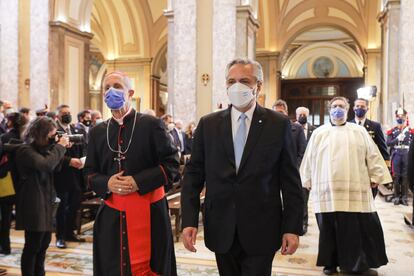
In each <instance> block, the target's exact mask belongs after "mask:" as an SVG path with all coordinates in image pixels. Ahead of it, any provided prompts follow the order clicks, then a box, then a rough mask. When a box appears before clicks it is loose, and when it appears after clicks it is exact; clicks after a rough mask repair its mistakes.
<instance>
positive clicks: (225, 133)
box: [220, 107, 236, 169]
mask: <svg viewBox="0 0 414 276" xmlns="http://www.w3.org/2000/svg"><path fill="white" fill-rule="evenodd" d="M230 111H231V107H229V108H228V109H227V110H225V111H224V112H223V115H222V118H221V122H220V133H221V134H220V135H221V141H223V144H224V149H225V151H226V154H227V157H228V158H229V160H230V163H231V165H232V166H233V168H234V169H235V168H236V165H235V161H234V147H233V133H232V127H231V112H230Z"/></svg>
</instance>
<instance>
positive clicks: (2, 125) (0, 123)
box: [0, 101, 14, 135]
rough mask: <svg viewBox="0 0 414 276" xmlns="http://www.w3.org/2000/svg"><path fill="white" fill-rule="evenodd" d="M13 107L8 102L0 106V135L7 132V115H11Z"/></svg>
mask: <svg viewBox="0 0 414 276" xmlns="http://www.w3.org/2000/svg"><path fill="white" fill-rule="evenodd" d="M13 112H14V110H13V106H12V104H11V102H9V101H2V102H1V105H0V113H1V116H0V135H1V134H3V133H6V132H7V115H8V114H10V113H13Z"/></svg>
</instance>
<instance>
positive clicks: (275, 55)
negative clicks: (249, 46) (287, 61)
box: [256, 51, 280, 60]
mask: <svg viewBox="0 0 414 276" xmlns="http://www.w3.org/2000/svg"><path fill="white" fill-rule="evenodd" d="M256 57H258V58H268V59H269V60H277V59H279V57H280V52H279V51H260V52H257V53H256Z"/></svg>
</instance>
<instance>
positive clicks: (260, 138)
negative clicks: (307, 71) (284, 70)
mask: <svg viewBox="0 0 414 276" xmlns="http://www.w3.org/2000/svg"><path fill="white" fill-rule="evenodd" d="M226 84H227V95H228V97H229V100H230V102H231V104H232V105H231V106H230V107H229V108H228V109H226V110H222V111H217V112H214V113H211V114H209V115H206V116H204V117H202V118H201V119H200V121H199V123H198V126H197V131H196V132H195V136H194V141H193V148H192V153H191V158H190V161H189V163H188V164H187V167H186V170H185V175H184V180H183V188H182V192H181V206H182V227H183V243H184V246H185V248H186V249H187V250H189V251H191V252H196V247H195V244H196V240H197V232H198V222H199V212H200V193H201V192H202V190H203V189H204V188H206V195H205V201H204V206H205V207H204V212H203V215H204V222H205V223H204V231H205V232H204V240H205V244H206V246H207V248H208V249H210V250H211V251H213V252H214V253H215V255H216V262H217V266H218V270H219V273H220V275H221V276H234V275H260V276H270V275H271V273H272V261H273V258H274V256H275V253H276V251H278V250H279V249H280V248H281V253H282V254H283V255H290V254H294V253H295V251H296V249H297V247H298V245H299V235H300V234H301V233H302V218H303V197H302V190H301V184H300V177H299V172H298V169H297V160H296V156H294V153H293V146H292V133H291V123H290V121H289V118H287V117H286V116H284V115H281V114H279V113H277V112H274V111H273V110H270V109H266V108H263V107H261V106H260V105H259V104H257V97H258V95H259V93H260V91H261V89H262V85H263V71H262V67H261V65H260V63H258V62H257V61H254V60H250V59H234V60H233V61H231V62H230V63H229V64H228V65H227V70H226ZM282 195H283V201H282Z"/></svg>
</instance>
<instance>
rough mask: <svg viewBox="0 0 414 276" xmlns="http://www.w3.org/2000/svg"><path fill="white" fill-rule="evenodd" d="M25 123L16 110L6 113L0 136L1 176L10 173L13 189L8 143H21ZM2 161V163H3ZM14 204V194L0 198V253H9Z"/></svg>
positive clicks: (11, 163) (14, 182)
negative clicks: (5, 121) (0, 152)
mask: <svg viewBox="0 0 414 276" xmlns="http://www.w3.org/2000/svg"><path fill="white" fill-rule="evenodd" d="M25 124H26V120H25V118H24V117H23V116H22V115H21V114H20V113H17V112H14V113H10V114H9V115H7V132H6V133H4V134H2V135H1V136H0V141H1V145H2V147H3V154H2V155H1V163H2V164H1V170H2V173H1V174H2V175H1V176H2V177H7V174H8V173H12V174H13V175H12V182H13V187H14V190H15V191H16V185H17V183H16V180H17V178H16V175H15V171H14V170H13V169H14V168H15V165H16V164H15V162H13V160H12V159H11V154H9V153H8V150H7V145H6V144H8V143H13V144H16V143H21V139H22V132H23V131H22V130H23V126H24V125H25ZM3 162H4V163H3ZM14 204H15V195H9V196H5V197H1V198H0V209H1V228H0V246H1V249H0V254H4V255H9V254H10V252H11V248H10V226H11V218H12V210H13V205H14Z"/></svg>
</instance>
